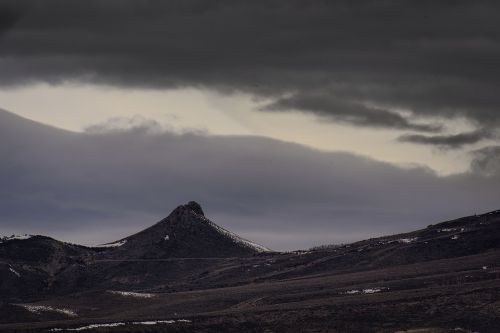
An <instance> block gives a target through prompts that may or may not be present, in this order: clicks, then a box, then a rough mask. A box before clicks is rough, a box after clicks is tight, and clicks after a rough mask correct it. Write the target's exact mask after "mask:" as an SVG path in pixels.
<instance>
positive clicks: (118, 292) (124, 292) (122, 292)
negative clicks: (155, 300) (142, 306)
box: [108, 290, 156, 298]
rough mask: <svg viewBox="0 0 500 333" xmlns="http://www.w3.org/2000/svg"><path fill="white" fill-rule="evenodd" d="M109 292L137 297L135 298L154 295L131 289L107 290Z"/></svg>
mask: <svg viewBox="0 0 500 333" xmlns="http://www.w3.org/2000/svg"><path fill="white" fill-rule="evenodd" d="M108 292H109V293H111V294H115V295H120V296H125V297H137V298H152V297H155V296H156V295H155V294H150V293H136V292H133V291H119V290H109V291H108Z"/></svg>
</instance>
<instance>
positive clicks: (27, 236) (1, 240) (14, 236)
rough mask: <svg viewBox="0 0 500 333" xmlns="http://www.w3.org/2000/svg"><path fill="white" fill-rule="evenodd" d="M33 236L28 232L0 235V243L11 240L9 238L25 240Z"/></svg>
mask: <svg viewBox="0 0 500 333" xmlns="http://www.w3.org/2000/svg"><path fill="white" fill-rule="evenodd" d="M33 236H34V235H28V234H24V235H12V236H0V243H3V242H7V241H11V240H16V239H17V240H26V239H30V238H31V237H33Z"/></svg>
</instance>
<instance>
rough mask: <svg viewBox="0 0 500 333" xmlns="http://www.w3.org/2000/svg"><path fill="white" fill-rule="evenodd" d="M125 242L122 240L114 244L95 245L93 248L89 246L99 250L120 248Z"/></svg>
mask: <svg viewBox="0 0 500 333" xmlns="http://www.w3.org/2000/svg"><path fill="white" fill-rule="evenodd" d="M126 242H127V240H126V239H124V240H122V241H118V242H114V243H108V244H101V245H95V246H91V247H97V248H101V247H120V246H122V245H123V244H125V243H126Z"/></svg>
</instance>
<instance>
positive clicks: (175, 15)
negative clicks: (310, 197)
mask: <svg viewBox="0 0 500 333" xmlns="http://www.w3.org/2000/svg"><path fill="white" fill-rule="evenodd" d="M23 3H25V4H30V5H31V6H30V7H29V8H30V10H29V11H27V12H26V13H25V15H24V16H23V19H22V20H21V21H20V22H18V23H17V24H16V26H15V28H13V29H10V30H9V33H8V34H7V35H6V36H5V38H3V40H2V41H1V42H0V72H1V73H2V75H1V77H0V84H3V85H11V86H12V85H19V84H26V83H29V82H37V81H45V82H50V83H61V82H65V81H67V80H79V81H87V82H89V81H90V82H97V83H104V84H111V85H120V86H130V87H137V86H141V87H157V88H172V87H185V86H195V87H202V88H210V89H218V90H221V91H226V92H232V91H245V92H250V93H253V94H256V95H259V96H266V97H271V98H275V99H276V100H280V98H282V97H283V96H290V95H291V96H292V99H295V100H298V99H301V98H302V97H304V96H316V95H318V94H320V95H322V96H328V95H332V96H335V97H336V102H335V103H336V104H335V105H337V106H339V105H340V106H345V107H346V110H344V111H339V110H338V108H333V107H330V106H327V107H323V108H321V109H320V110H318V109H311V108H304V109H302V111H304V112H311V111H312V112H314V113H317V112H321V114H322V115H325V116H331V117H332V118H333V119H335V120H340V121H344V122H351V123H353V124H355V125H363V126H367V125H373V126H377V127H381V126H383V127H395V128H399V129H401V128H411V129H415V130H422V131H427V130H429V129H430V128H428V127H426V126H423V127H421V126H422V125H415V124H414V120H413V117H420V116H421V117H424V118H425V117H445V118H447V119H449V118H453V117H466V118H467V119H469V120H471V121H473V122H475V123H478V124H479V125H485V124H487V125H488V126H498V124H499V119H500V117H499V114H500V113H499V112H498V110H497V106H498V105H500V94H499V93H498V87H499V86H500V28H499V24H498V16H499V13H500V3H499V2H495V1H407V0H392V1H391V0H388V1H368V0H367V1H296V0H276V1H273V0H271V1H250V0H246V1H241V0H231V1H201V0H200V1H196V0H182V1H147V0H138V1H130V0H119V1H118V0H108V1H97V0H88V1H71V0H64V1H57V0H46V1H24V2H23ZM285 100H286V99H285ZM280 101H281V102H282V100H280ZM278 103H279V102H278ZM281 104H283V103H281ZM285 104H286V103H285ZM294 104H295V105H296V106H297V105H299V106H300V103H294ZM360 105H376V106H377V112H375V110H373V109H370V110H366V109H364V108H363V107H361V106H360ZM282 106H283V105H282ZM394 108H398V109H403V110H406V111H410V112H411V115H412V116H413V117H410V118H407V117H406V116H401V115H399V114H395V113H393V112H390V111H387V110H389V109H394ZM384 110H386V111H384ZM347 112H352V113H353V115H352V116H346V115H345V114H346V113H347Z"/></svg>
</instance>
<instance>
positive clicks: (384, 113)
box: [263, 94, 440, 132]
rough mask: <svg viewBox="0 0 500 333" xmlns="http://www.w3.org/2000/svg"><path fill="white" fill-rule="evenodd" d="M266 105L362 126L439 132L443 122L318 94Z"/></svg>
mask: <svg viewBox="0 0 500 333" xmlns="http://www.w3.org/2000/svg"><path fill="white" fill-rule="evenodd" d="M263 109H264V110H268V111H288V110H304V111H309V112H313V113H315V114H317V115H320V116H329V117H332V118H334V119H335V120H337V121H341V122H347V123H351V124H354V125H358V126H372V127H392V128H397V129H404V130H415V131H424V132H436V131H438V130H439V129H440V126H439V125H431V124H417V123H412V122H411V121H410V120H408V119H407V118H405V117H403V116H401V115H399V114H398V113H396V112H391V111H388V110H384V109H380V108H375V107H369V106H366V105H362V104H360V103H356V101H348V100H345V99H338V98H336V97H333V96H323V95H318V94H315V95H305V96H301V95H294V96H292V97H287V98H282V99H279V100H277V101H276V102H274V103H271V104H270V105H268V106H266V107H264V108H263Z"/></svg>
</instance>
